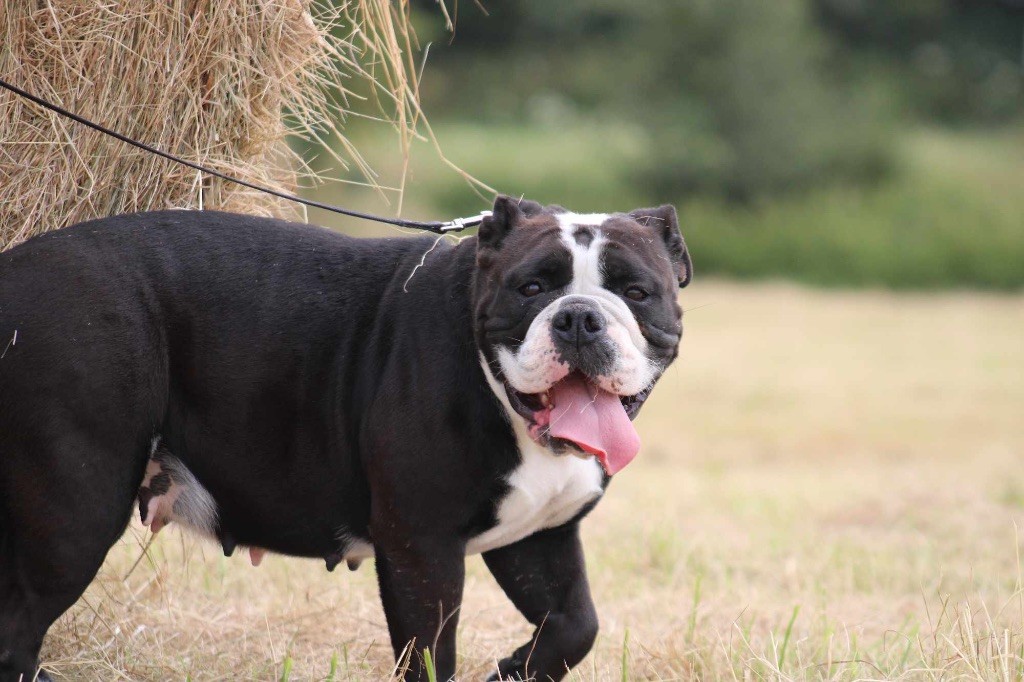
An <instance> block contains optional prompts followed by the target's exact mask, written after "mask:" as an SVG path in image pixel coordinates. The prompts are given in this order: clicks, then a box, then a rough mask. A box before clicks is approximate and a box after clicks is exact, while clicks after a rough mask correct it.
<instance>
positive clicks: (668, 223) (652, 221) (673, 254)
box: [629, 204, 693, 289]
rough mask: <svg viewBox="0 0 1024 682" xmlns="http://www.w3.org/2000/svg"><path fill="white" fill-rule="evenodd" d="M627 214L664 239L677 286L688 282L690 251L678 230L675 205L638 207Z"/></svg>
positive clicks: (690, 266) (691, 266) (690, 267)
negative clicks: (677, 282) (676, 279)
mask: <svg viewBox="0 0 1024 682" xmlns="http://www.w3.org/2000/svg"><path fill="white" fill-rule="evenodd" d="M629 215H630V216H631V217H632V218H633V220H635V221H637V222H638V223H640V224H641V225H643V226H645V227H649V228H651V229H652V230H654V231H655V232H656V233H657V234H658V236H660V237H661V238H662V239H663V240H664V241H665V247H666V248H667V249H668V254H669V257H670V258H671V259H672V267H673V269H675V271H676V277H677V278H678V280H679V288H680V289H682V288H683V287H685V286H686V285H687V284H689V283H690V280H691V279H693V262H692V261H691V260H690V252H689V250H687V248H686V242H685V241H683V235H682V234H681V233H680V232H679V216H677V215H676V207H675V206H673V205H671V204H665V205H664V206H658V207H657V208H638V209H637V210H635V211H630V212H629Z"/></svg>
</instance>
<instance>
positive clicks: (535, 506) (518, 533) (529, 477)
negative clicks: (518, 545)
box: [466, 438, 604, 554]
mask: <svg viewBox="0 0 1024 682" xmlns="http://www.w3.org/2000/svg"><path fill="white" fill-rule="evenodd" d="M518 440H519V447H520V453H521V455H522V462H521V463H520V465H519V466H518V467H517V468H516V469H515V470H513V471H512V473H511V474H510V475H509V476H508V478H507V479H506V480H507V482H508V485H509V492H508V493H507V494H506V495H505V497H504V498H502V500H501V501H500V502H499V503H498V508H497V518H498V523H497V525H495V526H494V527H493V528H490V529H489V530H486V531H484V532H483V533H481V534H480V535H478V536H476V537H475V538H472V539H471V540H470V541H469V544H468V546H467V548H466V551H467V553H469V554H476V553H480V552H486V551H488V550H491V549H495V548H497V547H504V546H505V545H510V544H512V543H513V542H517V541H518V540H522V539H523V538H525V537H527V536H529V535H532V534H533V533H535V532H537V531H539V530H543V529H545V528H554V527H556V526H560V525H562V524H563V523H566V522H567V521H569V520H570V519H572V518H573V517H574V516H576V514H578V513H579V512H580V510H581V509H583V507H584V506H586V505H587V504H589V503H590V502H593V501H594V500H595V499H597V498H598V497H600V496H601V494H602V493H603V492H604V488H603V487H602V483H603V480H604V476H603V473H602V471H601V465H600V464H598V462H597V460H596V459H594V458H592V457H588V458H587V459H581V458H579V457H575V456H573V455H554V454H552V453H551V452H549V451H547V450H545V449H543V448H541V447H540V446H539V445H537V444H536V443H534V442H533V441H532V440H530V439H529V438H526V439H525V441H524V439H522V438H520V439H518Z"/></svg>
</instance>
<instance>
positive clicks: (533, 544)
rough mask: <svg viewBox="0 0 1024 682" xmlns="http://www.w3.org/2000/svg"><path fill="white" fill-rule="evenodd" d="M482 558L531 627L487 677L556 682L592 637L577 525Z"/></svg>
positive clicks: (543, 533)
mask: <svg viewBox="0 0 1024 682" xmlns="http://www.w3.org/2000/svg"><path fill="white" fill-rule="evenodd" d="M484 561H485V562H486V563H487V567H488V568H489V569H490V570H491V573H492V574H494V577H495V578H496V579H497V581H498V584H499V585H501V589H503V590H504V591H505V594H506V595H508V597H509V599H511V600H512V603H513V604H515V605H516V608H517V609H519V611H520V612H521V613H522V614H523V615H524V616H526V619H527V620H528V621H530V622H531V623H532V624H533V625H534V626H536V629H535V630H534V632H533V637H532V638H531V639H530V641H529V642H527V643H526V644H524V645H523V646H521V647H519V648H518V649H516V651H515V652H514V653H513V654H512V655H511V656H509V657H508V658H506V659H504V660H502V661H500V662H499V663H498V670H497V672H496V673H495V674H494V675H492V676H491V678H490V679H491V680H498V679H501V680H538V681H541V682H547V681H548V680H555V681H556V682H557V680H560V679H562V678H563V677H565V675H566V674H567V673H568V672H569V669H570V668H572V667H573V666H575V665H576V664H577V663H579V662H580V661H582V660H583V657H584V656H586V655H587V652H589V651H590V648H591V647H592V646H593V644H594V639H595V638H596V637H597V612H596V610H595V609H594V602H593V601H592V600H591V599H590V585H589V584H588V583H587V571H586V567H585V566H584V563H583V547H582V545H581V544H580V535H579V524H577V523H573V524H570V525H568V526H562V527H559V528H553V529H551V530H546V531H541V532H539V533H535V534H534V535H531V536H530V537H528V538H525V539H523V540H520V541H519V542H517V543H515V544H512V545H509V546H507V547H502V548H500V549H495V550H491V551H490V552H485V553H484Z"/></svg>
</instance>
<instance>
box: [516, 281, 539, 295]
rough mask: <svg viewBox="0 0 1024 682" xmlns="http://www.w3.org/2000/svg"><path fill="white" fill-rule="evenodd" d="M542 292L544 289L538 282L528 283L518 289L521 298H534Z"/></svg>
mask: <svg viewBox="0 0 1024 682" xmlns="http://www.w3.org/2000/svg"><path fill="white" fill-rule="evenodd" d="M542 291H544V287H542V286H541V285H540V282H528V283H526V284H524V285H523V286H521V287H519V293H521V294H522V295H523V296H536V295H537V294H539V293H540V292H542Z"/></svg>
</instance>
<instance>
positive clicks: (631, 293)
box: [625, 287, 650, 301]
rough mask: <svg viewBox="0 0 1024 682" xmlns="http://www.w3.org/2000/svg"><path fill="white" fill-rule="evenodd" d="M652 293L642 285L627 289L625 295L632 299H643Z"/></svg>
mask: <svg viewBox="0 0 1024 682" xmlns="http://www.w3.org/2000/svg"><path fill="white" fill-rule="evenodd" d="M649 295H650V294H648V293H647V292H646V291H644V290H643V289H641V288H640V287H630V288H628V289H626V293H625V296H626V298H628V299H629V300H631V301H642V300H644V299H645V298H647V297H648V296H649Z"/></svg>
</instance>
